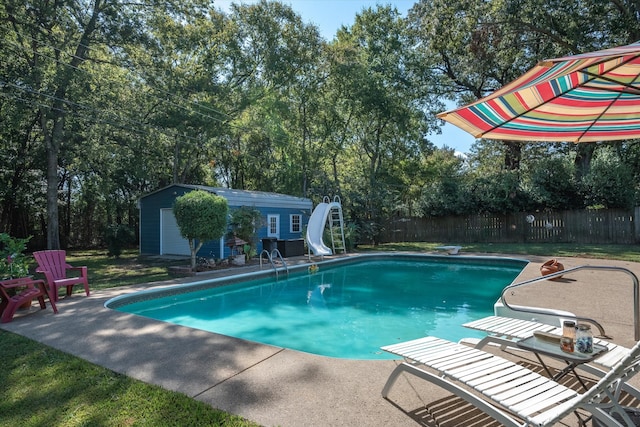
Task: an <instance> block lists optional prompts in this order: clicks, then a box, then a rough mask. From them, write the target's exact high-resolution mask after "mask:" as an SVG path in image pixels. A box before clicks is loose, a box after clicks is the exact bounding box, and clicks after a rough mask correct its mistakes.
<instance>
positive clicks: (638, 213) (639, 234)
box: [633, 206, 640, 243]
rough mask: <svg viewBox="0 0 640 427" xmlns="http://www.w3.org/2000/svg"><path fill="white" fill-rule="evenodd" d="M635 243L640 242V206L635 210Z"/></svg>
mask: <svg viewBox="0 0 640 427" xmlns="http://www.w3.org/2000/svg"><path fill="white" fill-rule="evenodd" d="M633 229H634V231H635V232H634V234H633V241H634V242H635V243H638V242H639V241H640V206H636V207H635V208H633Z"/></svg>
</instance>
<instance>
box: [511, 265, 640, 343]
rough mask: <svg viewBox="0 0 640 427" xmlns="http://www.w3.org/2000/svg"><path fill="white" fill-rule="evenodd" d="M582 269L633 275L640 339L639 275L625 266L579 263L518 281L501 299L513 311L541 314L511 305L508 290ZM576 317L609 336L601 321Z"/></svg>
mask: <svg viewBox="0 0 640 427" xmlns="http://www.w3.org/2000/svg"><path fill="white" fill-rule="evenodd" d="M580 270H612V271H619V272H622V273H626V274H628V275H629V276H630V277H631V280H632V282H633V321H634V325H633V332H634V337H635V340H636V341H640V312H639V305H638V304H639V302H640V289H639V288H640V282H639V281H638V276H636V275H635V274H634V273H633V272H632V271H631V270H629V269H627V268H624V267H618V266H610V265H579V266H577V267H572V268H569V269H567V270H561V271H558V272H557V273H552V274H548V275H546V276H541V277H536V278H533V279H529V280H524V281H522V282H518V283H512V284H510V285H509V286H507V287H505V288H504V289H503V290H502V294H501V295H500V301H501V302H502V304H504V306H505V307H507V308H508V309H510V310H513V311H520V312H525V313H533V314H540V313H541V312H540V311H537V310H536V309H535V308H534V307H523V306H511V305H509V303H507V301H506V298H505V295H506V294H507V292H508V291H510V290H512V289H514V288H518V287H520V286H526V285H531V284H533V283H538V282H543V281H546V280H551V279H555V278H559V277H561V276H566V275H568V274H571V273H574V272H576V271H580ZM516 307H517V308H516ZM575 319H576V320H580V321H584V322H588V323H591V324H593V325H595V326H596V327H597V328H598V330H599V332H600V335H601V336H603V337H607V334H606V333H605V331H604V327H603V326H602V325H601V324H600V323H598V322H597V321H596V320H594V319H590V318H588V317H580V316H576V317H575Z"/></svg>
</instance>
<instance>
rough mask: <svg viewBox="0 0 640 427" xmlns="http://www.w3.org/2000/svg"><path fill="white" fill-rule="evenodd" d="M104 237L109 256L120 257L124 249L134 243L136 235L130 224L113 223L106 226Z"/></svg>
mask: <svg viewBox="0 0 640 427" xmlns="http://www.w3.org/2000/svg"><path fill="white" fill-rule="evenodd" d="M102 238H103V239H104V241H105V243H106V244H107V251H108V252H109V256H113V257H116V258H120V255H121V254H122V250H123V249H124V248H126V247H127V245H129V244H131V243H133V242H134V241H135V238H136V237H135V233H134V232H133V230H132V229H131V227H129V226H128V225H124V224H111V225H108V226H107V227H106V228H105V230H104V232H103V235H102Z"/></svg>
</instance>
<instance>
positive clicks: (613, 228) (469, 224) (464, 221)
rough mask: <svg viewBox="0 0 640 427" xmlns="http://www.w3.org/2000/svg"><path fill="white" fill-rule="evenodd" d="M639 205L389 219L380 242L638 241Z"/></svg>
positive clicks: (639, 233) (620, 242) (639, 236)
mask: <svg viewBox="0 0 640 427" xmlns="http://www.w3.org/2000/svg"><path fill="white" fill-rule="evenodd" d="M639 225H640V207H636V208H634V209H630V210H624V209H606V210H605V209H602V210H579V211H558V212H544V213H534V214H529V213H513V214H504V215H496V214H478V215H468V216H457V217H439V218H435V217H434V218H392V219H390V220H388V221H387V222H386V223H384V224H383V231H382V235H381V241H382V242H454V243H465V242H468V243H471V242H492V243H522V242H531V243H617V244H625V243H638V242H640V227H639Z"/></svg>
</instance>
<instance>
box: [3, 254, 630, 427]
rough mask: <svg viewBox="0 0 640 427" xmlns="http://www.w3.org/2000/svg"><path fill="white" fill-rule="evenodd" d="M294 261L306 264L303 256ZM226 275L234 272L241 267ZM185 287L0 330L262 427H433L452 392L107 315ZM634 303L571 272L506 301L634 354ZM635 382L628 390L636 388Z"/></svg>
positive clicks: (69, 302)
mask: <svg viewBox="0 0 640 427" xmlns="http://www.w3.org/2000/svg"><path fill="white" fill-rule="evenodd" d="M463 255H471V256H472V255H474V254H470V253H464V254H463ZM478 255H484V254H478ZM511 257H512V258H520V259H528V260H529V261H531V263H530V264H529V265H528V266H527V267H526V268H525V270H524V271H523V272H522V274H521V275H520V276H519V277H518V279H516V280H525V279H529V278H533V277H538V276H539V275H540V271H539V268H540V265H541V264H542V263H543V262H544V261H546V260H548V259H550V258H551V257H533V256H521V255H515V256H511ZM560 261H561V262H562V263H563V264H564V265H565V268H570V267H575V266H578V265H608V266H611V265H614V266H622V267H626V268H628V269H630V270H631V271H633V272H634V273H635V274H636V275H638V276H640V264H636V263H629V262H620V261H609V260H606V261H602V260H594V259H585V258H560ZM290 262H291V261H290ZM297 262H298V263H303V262H308V261H307V260H306V258H304V257H303V258H301V259H298V260H297ZM247 268H250V267H247ZM231 271H232V272H233V273H237V272H238V269H233V270H231ZM216 274H218V275H219V274H225V273H219V272H218V273H216ZM227 274H228V273H227ZM202 279H203V276H199V277H197V280H202ZM183 281H184V280H176V281H172V282H171V283H168V282H164V283H162V284H154V285H138V286H131V287H126V288H116V289H107V290H101V291H94V292H92V294H91V296H90V297H88V298H87V297H85V296H84V294H74V295H73V296H72V297H70V298H63V299H61V300H60V301H59V303H58V309H59V313H58V314H57V315H54V314H53V313H52V311H51V308H50V306H49V304H47V309H46V310H42V311H40V310H39V307H38V308H32V309H30V310H29V311H28V312H18V314H17V315H16V316H15V317H14V320H13V321H12V322H10V323H6V324H0V328H1V329H4V330H7V331H11V332H14V333H17V334H20V335H23V336H25V337H28V338H31V339H34V340H37V341H39V342H42V343H44V344H46V345H49V346H51V347H54V348H56V349H59V350H62V351H64V352H67V353H70V354H73V355H75V356H78V357H81V358H83V359H85V360H88V361H90V362H92V363H95V364H98V365H100V366H104V367H105V368H108V369H111V370H113V371H115V372H119V373H122V374H125V375H128V376H130V377H133V378H136V379H139V380H142V381H144V382H147V383H152V384H157V385H160V386H162V387H164V388H166V389H169V390H175V391H178V392H181V393H184V394H186V395H188V396H191V397H193V398H195V399H197V400H200V401H202V402H206V403H208V404H210V405H211V406H213V407H216V408H220V409H223V410H225V411H228V412H231V413H233V414H238V415H240V416H243V417H245V418H247V419H250V420H252V421H255V422H257V423H259V424H261V425H264V426H283V427H288V426H361V425H370V426H408V425H423V426H431V425H435V424H434V423H433V420H432V419H431V417H430V416H429V414H428V413H427V411H425V409H424V407H425V404H429V405H433V404H438V403H442V404H443V405H445V406H446V405H447V404H448V403H447V397H448V396H450V393H447V392H446V391H444V390H442V389H440V388H437V387H434V386H432V385H431V384H428V383H426V382H425V381H423V380H420V379H418V378H416V377H411V376H409V377H406V376H403V377H401V379H399V380H398V382H397V383H396V385H395V387H394V388H393V389H392V391H391V393H390V396H389V400H385V399H383V398H382V397H381V394H380V392H381V390H382V387H383V385H384V383H385V381H386V380H387V377H388V376H389V374H390V373H391V371H392V370H393V369H394V367H395V366H396V365H397V364H398V363H399V361H397V360H382V361H358V360H342V359H333V358H328V357H322V356H315V355H310V354H306V353H301V352H297V351H294V350H288V349H284V348H279V347H273V346H267V345H262V344H257V343H253V342H249V341H245V340H240V339H236V338H231V337H227V336H223V335H218V334H214V333H209V332H204V331H199V330H194V329H189V328H186V327H182V326H177V325H171V324H167V323H163V322H159V321H155V320H151V319H145V318H142V317H138V316H135V315H131V314H127V313H121V312H118V311H114V310H111V309H107V308H104V303H105V302H106V301H107V300H109V299H110V298H113V297H115V296H118V295H122V294H125V293H131V292H135V291H139V290H142V289H148V288H149V287H150V286H164V285H167V284H174V283H179V282H183ZM632 295H633V294H632V286H631V281H630V279H628V276H626V275H623V274H619V273H611V272H607V271H585V272H579V273H576V275H575V278H574V276H571V278H565V279H562V280H560V281H555V282H550V281H545V282H543V283H542V284H541V285H533V286H531V287H530V288H522V289H518V290H516V291H515V292H514V295H513V296H512V297H513V302H514V303H518V302H520V303H522V302H524V301H526V302H527V303H528V305H534V303H535V305H539V306H542V307H554V308H559V309H566V310H570V311H573V312H574V313H576V314H578V315H588V316H589V317H593V318H595V319H597V320H599V321H602V323H603V325H604V326H605V328H606V330H607V332H608V333H609V334H610V335H612V336H613V341H614V342H616V343H618V344H622V345H625V346H631V345H633V343H634V342H635V341H634V338H633V307H632V306H633V304H632V300H633V299H632ZM510 302H511V300H510ZM35 306H37V304H35ZM390 344H391V343H390ZM518 357H525V358H526V357H527V356H526V354H519V355H518ZM531 360H535V359H533V358H532V359H531ZM639 377H640V376H639ZM639 377H636V378H634V379H633V380H632V381H631V383H632V384H634V385H636V386H640V378H639ZM466 419H468V420H469V422H468V423H466V422H462V421H461V420H460V418H456V419H455V421H453V420H449V423H447V422H446V421H447V419H446V416H445V415H443V418H442V419H441V421H445V422H444V423H443V425H457V426H464V425H472V424H473V425H476V424H474V423H477V422H478V419H477V418H475V415H474V414H472V413H468V414H467V416H466ZM472 420H473V422H472ZM477 425H482V426H485V425H487V422H486V420H485V421H481V422H480V423H478V424H477ZM565 425H568V426H572V425H577V422H576V419H575V418H574V417H571V418H567V420H566V424H565Z"/></svg>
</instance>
